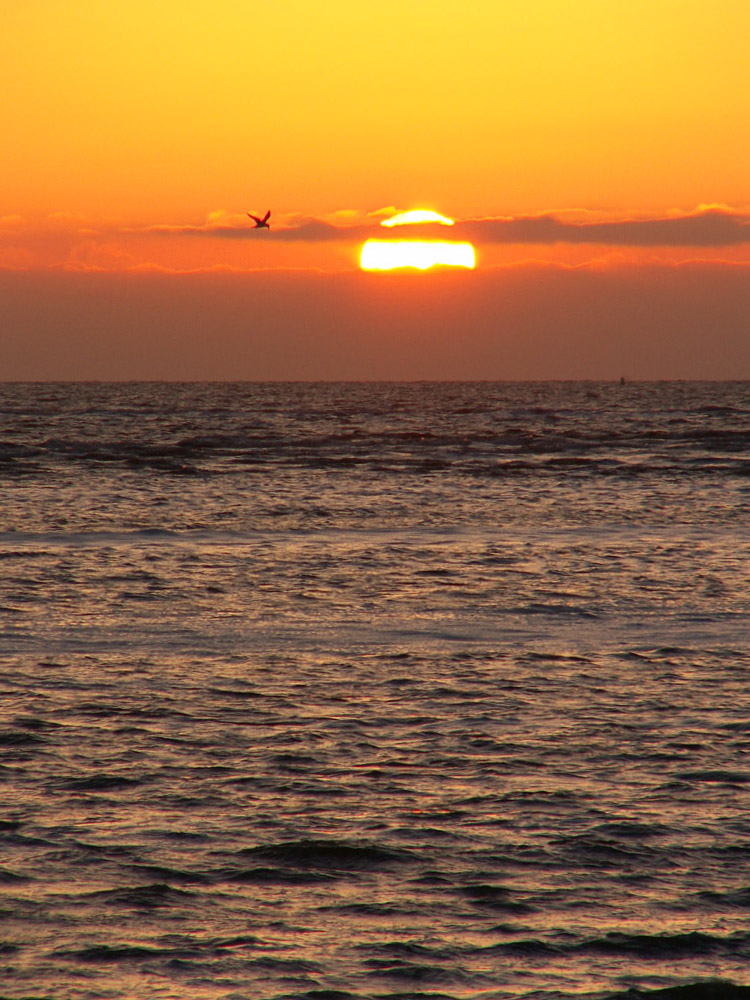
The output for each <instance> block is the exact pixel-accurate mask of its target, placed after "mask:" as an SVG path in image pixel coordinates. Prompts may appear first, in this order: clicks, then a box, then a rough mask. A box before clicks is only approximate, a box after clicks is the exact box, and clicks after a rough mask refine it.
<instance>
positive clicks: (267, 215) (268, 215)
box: [263, 208, 271, 222]
mask: <svg viewBox="0 0 750 1000" xmlns="http://www.w3.org/2000/svg"><path fill="white" fill-rule="evenodd" d="M270 218H271V209H270V208H269V209H268V211H267V212H266V214H265V215H264V216H263V222H268V220H269V219H270Z"/></svg>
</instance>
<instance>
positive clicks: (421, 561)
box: [0, 383, 750, 1000]
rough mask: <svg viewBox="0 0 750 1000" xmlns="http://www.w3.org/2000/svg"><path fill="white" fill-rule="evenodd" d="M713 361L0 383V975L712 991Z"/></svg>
mask: <svg viewBox="0 0 750 1000" xmlns="http://www.w3.org/2000/svg"><path fill="white" fill-rule="evenodd" d="M749 519H750V384H748V383H726V384H709V383H705V384H704V383H649V384H646V383H642V384H629V385H619V384H603V383H602V384H595V383H580V384H577V383H547V384H541V383H537V384H531V383H528V384H501V383H470V384H460V383H443V384H257V385H256V384H237V385H229V384H221V385H219V384H189V385H178V384H121V385H105V384H80V385H54V384H42V385H20V384H9V385H4V386H0V715H1V716H2V718H1V719H0V787H1V789H2V803H3V807H2V813H0V896H1V898H0V983H1V985H0V997H3V998H12V1000H20V998H28V997H33V998H54V1000H84V998H85V1000H100V998H101V1000H104V998H108V1000H109V998H112V1000H120V998H126V1000H141V998H151V997H160V998H180V1000H181V998H184V1000H216V998H227V1000H229V998H231V1000H246V998H247V1000H249V998H252V1000H281V998H310V1000H313V998H317V1000H350V998H351V1000H364V998H389V1000H397V998H402V1000H406V998H409V1000H417V998H428V997H429V998H433V1000H437V998H440V1000H459V998H461V1000H479V998H482V1000H489V998H502V1000H511V998H513V1000H516V998H539V1000H541V998H545V1000H552V998H555V1000H564V998H581V997H588V998H630V1000H632V998H641V997H654V998H664V1000H683V998H684V1000H708V998H725V997H726V998H735V997H747V996H750V929H749V925H748V918H749V917H750V698H749V697H748V682H749V680H750V653H749V649H750V647H749V646H748V636H750V535H749V534H748V522H749Z"/></svg>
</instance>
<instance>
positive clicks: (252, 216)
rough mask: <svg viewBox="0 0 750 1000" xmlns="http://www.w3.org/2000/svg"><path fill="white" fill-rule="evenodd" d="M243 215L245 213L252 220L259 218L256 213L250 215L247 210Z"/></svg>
mask: <svg viewBox="0 0 750 1000" xmlns="http://www.w3.org/2000/svg"><path fill="white" fill-rule="evenodd" d="M245 215H247V217H248V218H250V219H252V220H253V222H260V219H259V218H258V216H257V215H250V213H249V212H245Z"/></svg>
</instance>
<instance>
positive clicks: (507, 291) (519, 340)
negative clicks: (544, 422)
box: [0, 0, 750, 379]
mask: <svg viewBox="0 0 750 1000" xmlns="http://www.w3.org/2000/svg"><path fill="white" fill-rule="evenodd" d="M0 29H2V30H0V86H1V87H2V92H3V95H4V98H3V101H2V102H0V134H2V135H3V137H4V149H3V153H2V156H0V288H2V289H3V296H2V299H0V324H1V325H0V379H35V378H40V379H51V378H60V379H75V378H133V377H136V378H168V379H169V378H204V377H206V378H209V377H210V378H248V379H254V378H258V379H263V378H274V379H275V378H307V377H309V378H340V377H346V378H373V377H379V378H381V377H382V378H421V377H423V378H458V377H461V378H464V377H466V378H481V377H485V378H535V377H539V378H578V377H580V378H616V377H619V376H620V375H627V376H628V377H633V378H669V377H679V378H701V377H710V378H750V352H748V350H747V348H746V346H745V345H746V342H747V341H750V322H749V321H748V319H747V317H748V316H750V191H749V190H748V177H750V174H749V173H748V167H747V164H748V162H750V70H748V68H747V56H746V47H747V46H746V43H747V39H748V37H750V4H748V3H747V2H746V0H493V2H492V3H490V2H487V0H483V2H478V0H463V2H462V3H460V4H456V3H455V2H448V0H430V2H421V0H379V3H378V4H364V3H359V2H353V0H351V2H344V0H319V2H317V3H315V4H311V3H309V0H307V2H298V0H275V2H274V3H266V2H263V3H260V2H251V0H243V2H240V0H210V2H208V0H179V2H177V0H159V2H158V3H154V2H153V0H149V2H148V3H146V2H144V0H128V2H122V0H108V2H107V3H106V4H105V3H101V0H4V3H3V5H2V11H0ZM412 208H429V209H432V210H435V211H438V212H441V213H444V214H445V215H447V216H449V217H450V218H452V219H454V220H455V225H454V227H452V229H451V230H450V239H455V240H464V241H470V242H471V243H472V244H473V245H474V247H475V249H476V256H477V268H476V270H475V271H472V272H462V273H458V272H455V273H454V272H452V271H450V272H449V271H446V270H440V269H438V270H431V271H427V272H424V273H421V274H414V273H413V272H398V273H388V274H385V273H380V274H364V273H362V272H361V271H360V269H359V264H358V261H359V251H360V248H361V246H362V244H363V242H364V241H365V240H366V239H369V238H376V239H379V238H381V237H382V236H383V235H384V234H386V230H384V229H383V228H382V227H381V225H380V223H381V222H382V221H383V220H384V219H386V218H388V217H389V216H390V215H393V214H395V213H396V212H398V211H405V210H408V209H412ZM268 209H271V212H272V215H271V229H270V230H254V229H253V228H252V223H251V222H250V220H249V219H248V218H247V215H246V213H247V212H251V213H254V214H258V215H263V214H264V213H265V211H266V210H268ZM440 228H441V229H443V228H444V227H440ZM411 229H413V231H414V232H415V235H417V230H418V235H419V237H420V238H434V237H435V236H436V235H438V234H437V233H436V227H434V226H427V227H411ZM411 229H410V231H411ZM400 235H403V234H400ZM439 235H440V237H441V238H443V237H444V236H445V233H444V232H441V233H440V234H439ZM629 295H634V296H637V301H631V300H630V298H629ZM3 302H4V305H3V304H2V303H3ZM186 302H190V303H191V308H190V309H186V308H185V303H186ZM686 303H689V308H687V307H686ZM448 316H449V317H452V320H451V323H450V324H448V323H447V320H446V317H448ZM128 317H129V319H127V318H128ZM698 320H700V324H699V323H698ZM410 324H417V325H419V327H420V329H419V330H418V331H413V330H411V326H410ZM395 330H399V331H401V333H400V334H399V336H395V335H394V331H395ZM644 330H648V331H649V334H648V336H645V334H644ZM145 331H149V333H148V335H146V333H145ZM430 331H432V332H431V333H430ZM425 337H427V338H428V340H429V338H430V337H432V338H433V341H432V343H431V344H430V343H425V342H424V338H425ZM415 338H416V340H415ZM417 343H419V344H420V345H421V346H420V347H419V348H417V347H416V346H415V344H417ZM212 345H213V346H212ZM280 345H285V346H284V348H283V350H282V347H281V346H280ZM222 359H223V361H222Z"/></svg>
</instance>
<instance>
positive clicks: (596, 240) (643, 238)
mask: <svg viewBox="0 0 750 1000" xmlns="http://www.w3.org/2000/svg"><path fill="white" fill-rule="evenodd" d="M147 232H150V233H158V234H161V235H165V236H188V237H191V236H199V237H203V238H209V239H229V240H245V239H253V240H273V241H274V242H282V243H332V242H337V243H341V242H345V243H356V242H358V241H361V240H366V239H369V238H371V237H373V236H376V235H377V236H378V238H380V239H387V238H389V237H390V238H392V239H408V238H410V237H411V238H415V239H416V238H417V237H419V238H421V239H431V238H436V239H437V238H439V239H445V236H446V230H445V227H444V226H440V225H430V224H422V225H418V226H411V227H405V226H404V227H400V228H399V229H398V230H389V231H386V230H383V229H382V228H381V227H380V226H373V225H358V226H336V225H333V224H331V223H330V222H326V221H325V220H323V219H315V218H311V219H304V220H302V221H300V222H298V223H296V224H295V225H290V226H286V227H283V226H277V227H275V228H273V229H271V230H263V231H262V232H257V231H256V230H255V229H253V228H250V227H246V226H229V225H224V226H216V225H214V226H182V227H167V226H154V227H151V228H150V229H148V230H147ZM450 236H451V238H453V239H457V240H471V241H472V242H474V243H476V244H477V245H478V246H482V245H485V246H487V245H490V244H507V243H536V244H554V243H572V244H585V243H589V244H602V245H608V246H630V247H659V246H662V247H665V246H673V247H726V246H739V245H741V244H743V243H750V216H748V215H745V214H742V213H740V212H732V211H730V210H724V209H707V210H705V211H702V212H696V213H693V214H690V215H680V216H677V215H676V216H669V217H666V218H658V219H622V220H618V221H611V222H606V221H598V222H575V221H574V222H571V221H566V220H564V219H560V218H558V217H557V216H555V215H551V214H550V215H536V216H518V217H515V218H507V219H506V218H502V219H473V220H470V221H465V222H457V223H456V224H455V226H453V227H452V228H451V229H450Z"/></svg>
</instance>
